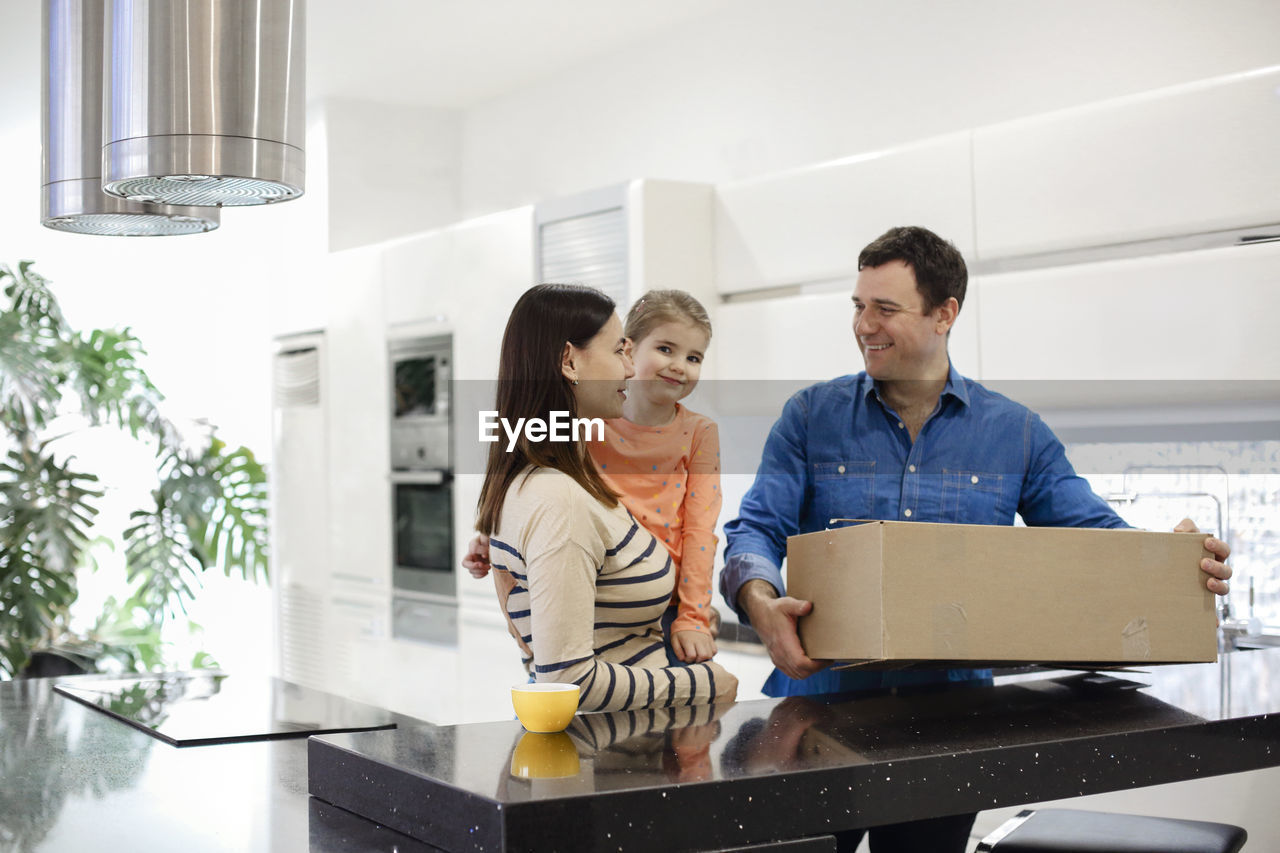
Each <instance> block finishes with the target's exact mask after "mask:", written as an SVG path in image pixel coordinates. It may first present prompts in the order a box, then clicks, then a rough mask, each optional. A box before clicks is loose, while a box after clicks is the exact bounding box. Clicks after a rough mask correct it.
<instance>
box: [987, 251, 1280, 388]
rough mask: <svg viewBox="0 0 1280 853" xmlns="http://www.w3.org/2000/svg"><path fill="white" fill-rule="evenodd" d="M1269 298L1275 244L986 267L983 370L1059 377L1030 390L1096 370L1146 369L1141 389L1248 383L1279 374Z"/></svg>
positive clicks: (1003, 376) (1120, 375)
mask: <svg viewBox="0 0 1280 853" xmlns="http://www.w3.org/2000/svg"><path fill="white" fill-rule="evenodd" d="M1278 307H1280V243H1269V244H1260V245H1250V246H1233V247H1227V248H1221V249H1210V250H1204V251H1198V252H1180V253H1175V254H1167V255H1158V256H1152V257H1147V258H1131V259H1124V260H1117V261H1107V262H1101V263H1093V264H1077V265H1072V266H1062V267H1054V268H1051V269H1044V270H1036V271H1029V272H1015V273H1005V274H1001V275H990V276H986V277H984V279H983V282H982V301H981V303H980V311H979V314H980V321H981V322H980V327H981V341H980V343H981V364H982V375H983V377H984V378H985V379H988V380H993V381H996V380H1042V381H1043V380H1059V382H1057V386H1058V388H1059V390H1058V391H1057V392H1054V391H1052V388H1053V387H1054V386H1053V385H1046V386H1045V390H1043V391H1042V392H1041V393H1045V394H1050V395H1052V394H1053V393H1057V394H1058V395H1059V396H1060V397H1064V398H1065V397H1067V396H1073V397H1074V396H1078V395H1079V394H1080V393H1082V392H1084V393H1086V394H1089V395H1093V394H1101V393H1104V391H1105V389H1106V387H1107V385H1106V382H1104V381H1103V380H1149V383H1148V385H1146V386H1145V388H1146V391H1145V393H1148V394H1151V395H1155V396H1159V395H1168V394H1169V393H1170V392H1171V391H1172V390H1174V388H1175V386H1177V385H1179V384H1183V386H1184V388H1185V390H1186V393H1187V394H1189V395H1192V396H1194V394H1196V393H1203V392H1204V391H1205V389H1206V386H1205V384H1204V383H1199V385H1200V387H1199V390H1198V391H1197V388H1196V385H1197V383H1194V382H1189V381H1188V380H1214V381H1215V382H1224V381H1232V382H1235V383H1236V387H1237V389H1238V391H1237V394H1238V395H1245V394H1247V393H1249V392H1248V386H1249V384H1250V383H1251V382H1254V381H1257V380H1271V381H1274V380H1280V335H1277V334H1276V332H1275V328H1274V325H1275V323H1274V316H1275V313H1276V309H1277V308H1278ZM1061 380H1088V381H1089V382H1090V384H1089V385H1083V386H1082V385H1079V384H1075V383H1072V382H1064V381H1061ZM1114 387H1119V385H1115V386H1114ZM1125 387H1126V388H1128V391H1127V392H1126V393H1129V394H1133V393H1144V392H1143V391H1142V389H1143V387H1144V386H1142V385H1134V384H1129V383H1126V385H1125ZM1257 387H1259V388H1260V387H1262V386H1257ZM1064 402H1069V401H1068V400H1065V399H1064ZM1113 402H1114V403H1116V404H1136V403H1139V402H1141V401H1140V400H1136V399H1132V398H1130V399H1127V400H1116V401H1113Z"/></svg>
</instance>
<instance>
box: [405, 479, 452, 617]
mask: <svg viewBox="0 0 1280 853" xmlns="http://www.w3.org/2000/svg"><path fill="white" fill-rule="evenodd" d="M391 501H392V513H391V515H392V521H393V530H392V536H393V540H394V541H393V546H394V551H395V567H394V570H393V572H392V585H393V586H394V587H395V588H396V590H403V591H407V592H415V593H422V594H426V595H429V596H432V597H441V598H448V599H450V600H452V599H455V598H456V597H457V593H458V590H457V570H456V568H455V563H456V562H457V560H456V557H455V555H454V553H453V476H452V474H450V473H449V472H448V471H441V470H435V471H397V472H395V473H393V474H392V475H391Z"/></svg>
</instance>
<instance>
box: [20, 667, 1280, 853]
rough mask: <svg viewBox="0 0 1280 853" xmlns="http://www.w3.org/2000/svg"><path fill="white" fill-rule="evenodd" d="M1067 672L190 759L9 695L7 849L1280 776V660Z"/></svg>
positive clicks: (854, 810) (711, 822)
mask: <svg viewBox="0 0 1280 853" xmlns="http://www.w3.org/2000/svg"><path fill="white" fill-rule="evenodd" d="M1066 678H1067V680H1066V681H1062V680H1059V679H1056V678H1055V679H1049V678H1047V677H1046V676H1044V675H1035V674H1033V675H1024V676H1018V677H1017V678H1016V679H1001V680H1000V681H999V683H998V684H997V686H996V687H994V688H988V689H979V690H972V691H952V692H944V693H923V694H921V693H917V694H906V693H902V694H898V695H879V696H862V697H831V698H828V699H826V700H824V701H813V700H798V699H793V700H782V701H778V700H765V701H754V702H742V703H739V704H737V705H732V706H728V707H723V708H718V709H712V708H708V707H702V708H697V709H689V708H685V709H677V710H674V711H655V712H646V713H640V714H601V715H590V716H583V717H580V718H579V719H578V721H577V722H576V723H575V727H574V729H573V730H572V733H571V734H566V735H564V736H563V737H561V738H554V737H553V738H528V737H526V736H524V733H523V730H522V729H521V728H520V726H519V724H518V723H515V722H514V721H513V722H509V723H477V724H467V725H459V726H432V725H429V724H426V723H422V722H421V721H417V720H410V719H407V718H404V717H393V718H394V719H395V721H396V722H397V725H398V728H397V729H394V730H389V731H381V732H364V733H356V734H350V735H325V736H321V737H317V738H313V739H312V740H311V742H310V744H308V742H307V741H304V740H303V739H301V738H289V739H284V740H263V741H252V742H237V743H221V744H213V745H200V746H189V747H177V746H172V745H170V744H168V743H165V742H163V741H161V740H158V739H156V738H155V737H152V736H151V735H148V734H146V733H144V732H143V731H141V730H139V729H138V728H135V727H132V726H129V725H126V724H124V723H122V722H121V721H120V720H118V719H115V718H113V717H111V716H109V715H107V714H105V713H102V712H100V711H98V710H95V709H93V708H90V707H87V706H86V705H84V704H81V703H80V702H77V701H74V700H72V699H69V698H67V697H66V696H63V695H60V694H58V693H55V692H54V690H53V686H54V684H55V683H56V681H58V679H32V680H26V681H12V682H3V683H0V849H4V850H11V849H12V850H18V851H70V850H99V849H102V850H141V851H150V850H166V851H167V850H175V849H177V850H182V851H183V853H206V851H208V853H215V851H216V853H224V851H227V853H229V851H236V853H242V851H246V852H247V853H253V852H254V851H295V850H310V851H314V853H330V851H334V852H335V853H336V851H391V850H398V851H401V853H415V851H418V852H419V853H420V852H421V851H432V850H436V849H439V848H446V849H450V850H496V849H502V848H503V847H505V848H506V849H528V848H529V847H536V848H538V849H565V850H568V849H575V848H577V849H610V850H616V849H618V848H622V849H625V850H631V849H647V850H652V849H668V850H679V849H697V848H704V849H705V848H708V847H710V848H715V847H724V846H730V845H731V844H739V843H741V844H748V843H756V842H758V841H760V840H762V839H766V838H781V837H787V836H790V835H807V834H815V833H820V832H821V831H822V830H824V829H827V828H832V829H834V828H840V827H844V826H853V825H860V824H865V823H873V822H878V821H881V820H900V819H906V818H910V817H913V816H918V815H920V814H922V813H942V812H945V811H958V810H969V809H975V808H985V807H988V806H994V805H1014V804H1017V803H1022V802H1028V801H1033V800H1042V799H1047V798H1051V797H1063V796H1072V795H1075V794H1079V793H1090V792H1097V791H1104V790H1111V789H1115V788H1124V787H1131V786H1136V785H1146V784H1155V783H1158V782H1166V781H1174V780H1177V779H1188V778H1194V777H1197V776H1208V775H1213V774H1216V773H1227V772H1234V771H1240V770H1246V769H1252V768H1257V767H1264V766H1272V765H1276V764H1280V713H1277V712H1280V649H1274V650H1265V651H1254V652H1244V653H1236V654H1232V655H1229V656H1227V658H1225V660H1224V662H1222V663H1219V664H1205V665H1199V666H1187V667H1166V668H1161V669H1157V670H1154V671H1153V672H1151V673H1149V674H1143V675H1128V676H1123V677H1122V680H1131V681H1135V682H1140V683H1143V684H1148V685H1149V686H1146V687H1141V688H1135V687H1133V686H1132V685H1128V684H1123V683H1121V684H1116V683H1112V682H1111V681H1109V680H1108V681H1103V682H1101V683H1093V682H1091V681H1090V680H1088V679H1086V678H1084V677H1080V676H1075V677H1071V676H1067V677H1066ZM280 689H281V690H284V691H286V693H287V692H288V691H289V689H290V688H289V687H288V686H287V685H283V684H281V685H280ZM566 743H567V745H568V750H567V751H566ZM309 750H310V757H309V756H308V751H309ZM513 771H514V772H513ZM550 774H566V775H559V776H556V775H550ZM309 787H310V789H311V790H312V791H314V792H316V793H317V794H321V795H323V796H324V797H325V798H326V799H328V800H332V801H336V802H342V803H345V804H346V805H347V806H349V807H352V808H355V809H356V811H362V812H363V813H364V814H366V815H370V816H372V817H374V819H375V820H378V819H380V818H378V817H377V814H375V813H376V811H377V809H382V810H383V811H385V812H386V813H387V814H386V815H385V817H386V819H385V820H382V823H383V824H384V825H388V826H393V827H399V828H400V829H401V830H405V831H406V834H401V832H399V831H393V830H392V829H387V828H383V827H381V826H379V825H378V824H377V823H375V822H374V821H373V820H366V819H364V818H361V817H358V816H356V815H355V814H352V813H351V812H350V811H347V810H344V809H342V808H336V807H334V806H333V805H331V804H330V802H326V800H325V799H320V798H318V797H309V796H308V788H309ZM357 800H358V801H359V802H357ZM410 834H417V835H418V836H419V837H420V838H429V839H433V843H434V844H435V845H438V847H437V846H432V843H426V842H424V841H421V840H413V839H412V838H410V837H409V835H410ZM548 839H550V841H548Z"/></svg>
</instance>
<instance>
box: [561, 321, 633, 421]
mask: <svg viewBox="0 0 1280 853" xmlns="http://www.w3.org/2000/svg"><path fill="white" fill-rule="evenodd" d="M561 371H562V372H563V373H564V376H565V378H566V379H568V380H570V381H573V380H577V383H578V384H577V385H573V386H572V388H573V396H574V399H575V400H576V402H577V404H578V417H580V418H620V417H622V403H623V401H624V400H626V399H627V380H628V379H629V378H631V377H632V376H634V375H635V372H636V369H635V365H633V364H632V362H631V348H630V345H629V344H628V343H627V339H626V338H625V337H623V335H622V321H621V320H619V319H618V315H617V314H614V315H613V316H611V317H610V318H609V321H608V322H607V323H605V324H604V326H603V327H601V329H600V331H598V332H596V335H595V337H593V338H592V339H591V340H589V341H587V345H586V346H584V347H576V346H574V345H573V344H569V346H568V349H567V351H566V353H565V358H564V364H563V365H562V367H561Z"/></svg>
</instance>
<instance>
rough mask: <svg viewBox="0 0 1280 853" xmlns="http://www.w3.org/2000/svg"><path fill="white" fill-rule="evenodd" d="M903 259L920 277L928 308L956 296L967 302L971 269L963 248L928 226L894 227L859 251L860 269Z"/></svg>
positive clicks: (917, 276)
mask: <svg viewBox="0 0 1280 853" xmlns="http://www.w3.org/2000/svg"><path fill="white" fill-rule="evenodd" d="M890 261H902V262H903V263H905V264H906V265H907V266H909V267H911V271H912V272H913V273H914V274H915V277H916V289H917V290H919V291H920V295H921V296H922V297H923V298H924V303H925V304H924V310H925V311H932V310H933V309H934V308H937V307H938V306H939V305H941V304H942V303H944V302H946V301H947V298H948V297H951V296H954V297H955V298H956V302H957V303H958V304H959V305H961V306H963V305H964V291H965V287H966V285H968V283H969V271H968V269H967V268H966V267H965V265H964V258H963V257H961V255H960V250H959V249H957V248H956V247H955V245H954V244H953V243H951V242H949V241H947V240H943V239H942V238H941V237H939V236H938V235H937V234H934V233H933V232H932V231H930V230H929V229H928V228H920V227H918V226H915V225H909V226H906V227H898V228H890V229H889V230H888V231H886V232H884V233H883V234H881V235H880V236H879V237H877V238H876V239H874V240H872V241H871V242H870V243H868V244H867V247H866V248H865V249H863V250H862V252H861V254H859V255H858V269H860V270H861V269H863V268H864V267H878V266H882V265H884V264H887V263H889V262H890Z"/></svg>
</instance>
